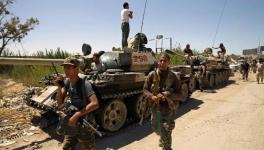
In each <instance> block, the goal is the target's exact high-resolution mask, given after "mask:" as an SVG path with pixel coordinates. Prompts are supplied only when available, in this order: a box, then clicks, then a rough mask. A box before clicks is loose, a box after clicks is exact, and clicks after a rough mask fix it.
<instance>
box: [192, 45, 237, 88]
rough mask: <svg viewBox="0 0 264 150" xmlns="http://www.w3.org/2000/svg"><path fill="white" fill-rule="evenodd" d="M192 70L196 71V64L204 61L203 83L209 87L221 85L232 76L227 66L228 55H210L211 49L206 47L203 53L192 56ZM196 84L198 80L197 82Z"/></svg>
mask: <svg viewBox="0 0 264 150" xmlns="http://www.w3.org/2000/svg"><path fill="white" fill-rule="evenodd" d="M193 60H194V61H193V72H194V73H195V72H197V71H198V66H199V65H200V64H201V62H205V66H206V79H205V81H204V82H205V85H206V86H207V87H209V88H214V87H215V86H218V85H223V84H224V83H226V82H227V81H228V80H229V77H230V76H232V71H231V69H230V67H229V63H228V61H229V57H228V56H221V58H218V57H215V56H213V55H212V49H211V48H207V49H205V52H204V54H203V55H198V56H195V57H193ZM197 84H198V82H197Z"/></svg>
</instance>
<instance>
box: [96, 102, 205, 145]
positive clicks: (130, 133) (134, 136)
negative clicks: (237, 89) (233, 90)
mask: <svg viewBox="0 0 264 150" xmlns="http://www.w3.org/2000/svg"><path fill="white" fill-rule="evenodd" d="M202 103H203V101H202V100H198V99H194V98H190V99H189V100H188V101H187V102H185V103H182V104H181V105H180V107H179V109H178V111H177V116H176V118H179V117H181V116H183V115H184V114H186V113H188V112H189V111H191V110H193V109H195V110H196V109H199V108H200V107H199V105H201V104H202ZM152 132H153V131H152V129H151V125H150V121H147V122H146V123H145V124H144V125H143V126H140V125H138V124H137V123H133V124H131V125H129V126H127V127H125V128H123V129H122V130H121V131H119V132H117V133H115V134H114V135H112V136H109V137H104V138H101V139H98V140H97V142H96V149H107V148H111V149H119V148H121V147H123V146H125V145H128V144H130V143H132V142H135V141H139V140H141V139H142V138H144V137H146V136H147V135H149V134H151V133H152Z"/></svg>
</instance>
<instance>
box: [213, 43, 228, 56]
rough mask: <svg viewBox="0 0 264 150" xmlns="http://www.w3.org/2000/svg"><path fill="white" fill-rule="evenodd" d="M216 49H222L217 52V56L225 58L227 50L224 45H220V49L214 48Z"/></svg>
mask: <svg viewBox="0 0 264 150" xmlns="http://www.w3.org/2000/svg"><path fill="white" fill-rule="evenodd" d="M213 48H214V49H218V48H220V51H217V55H218V57H219V58H221V57H222V58H223V57H224V56H225V54H226V48H225V46H224V44H223V43H220V45H219V47H213Z"/></svg>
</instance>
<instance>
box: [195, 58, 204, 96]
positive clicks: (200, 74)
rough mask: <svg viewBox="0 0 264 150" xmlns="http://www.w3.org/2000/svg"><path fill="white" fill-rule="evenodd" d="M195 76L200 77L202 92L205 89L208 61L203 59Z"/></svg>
mask: <svg viewBox="0 0 264 150" xmlns="http://www.w3.org/2000/svg"><path fill="white" fill-rule="evenodd" d="M195 76H196V78H197V79H198V83H199V89H200V91H201V92H203V90H204V85H203V81H204V79H205V77H206V61H202V62H201V63H200V65H199V66H198V72H195Z"/></svg>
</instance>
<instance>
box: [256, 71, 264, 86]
mask: <svg viewBox="0 0 264 150" xmlns="http://www.w3.org/2000/svg"><path fill="white" fill-rule="evenodd" d="M263 76H264V73H260V72H257V74H256V78H257V82H258V83H259V82H260V81H261V82H262V83H263V78H264V77H263Z"/></svg>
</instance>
